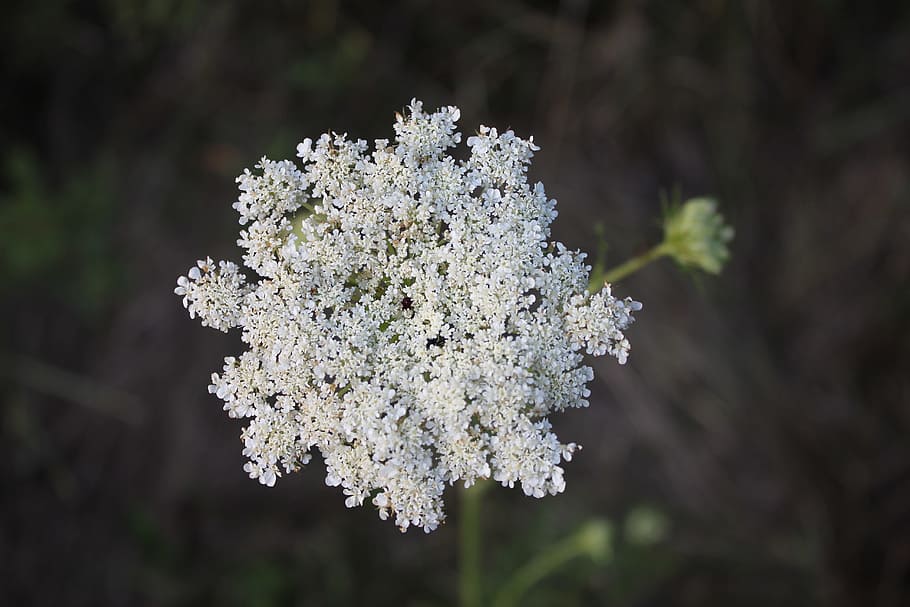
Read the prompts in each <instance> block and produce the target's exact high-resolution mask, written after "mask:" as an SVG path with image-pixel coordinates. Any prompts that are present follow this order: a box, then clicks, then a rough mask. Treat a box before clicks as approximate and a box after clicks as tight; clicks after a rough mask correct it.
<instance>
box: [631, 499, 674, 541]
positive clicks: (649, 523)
mask: <svg viewBox="0 0 910 607" xmlns="http://www.w3.org/2000/svg"><path fill="white" fill-rule="evenodd" d="M668 527H669V523H668V522H667V518H666V517H665V516H664V515H663V513H661V512H660V511H659V510H656V509H654V508H651V507H649V506H638V507H637V508H634V509H633V510H632V511H631V512H629V514H628V515H627V516H626V521H625V524H624V526H623V532H624V535H625V537H626V541H627V542H629V543H630V544H634V545H636V546H650V545H652V544H656V543H658V542H660V541H662V540H663V539H664V538H665V537H666V536H667V531H668Z"/></svg>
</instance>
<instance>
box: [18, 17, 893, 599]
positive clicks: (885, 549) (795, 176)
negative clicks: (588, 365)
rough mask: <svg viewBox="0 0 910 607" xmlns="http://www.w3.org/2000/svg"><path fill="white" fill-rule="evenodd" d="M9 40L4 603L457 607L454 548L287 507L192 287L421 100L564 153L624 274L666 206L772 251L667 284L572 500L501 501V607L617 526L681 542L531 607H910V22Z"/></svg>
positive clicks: (663, 274) (472, 20)
mask: <svg viewBox="0 0 910 607" xmlns="http://www.w3.org/2000/svg"><path fill="white" fill-rule="evenodd" d="M2 12H3V16H2V18H0V34H2V35H0V82H2V86H0V116H2V123H0V124H2V126H0V297H2V299H0V317H2V318H3V322H2V323H0V362H2V365H3V366H2V370H3V372H4V373H3V374H2V375H0V377H2V379H0V424H2V425H0V437H2V443H0V444H2V445H3V459H4V464H3V466H2V472H0V604H3V605H23V606H27V605H41V606H43V605H48V606H54V607H62V606H69V605H76V606H83V605H85V606H105V605H130V606H136V605H139V606H142V605H180V606H182V605H218V606H219V607H221V606H232V605H238V606H239V605H244V606H249V605H252V606H263V607H266V606H272V605H275V606H277V605H306V606H311V605H315V606H318V605H366V604H369V605H375V606H377V607H380V606H386V605H389V606H391V605H408V606H429V605H451V604H454V602H455V589H456V577H455V576H456V554H457V551H456V546H457V520H458V510H457V500H456V499H455V495H454V494H453V495H452V496H451V498H450V499H451V506H450V509H449V513H450V522H449V524H447V525H446V526H444V527H443V528H441V529H440V530H439V531H437V532H435V533H433V534H432V535H429V536H425V535H424V534H422V533H419V532H414V531H412V532H410V533H408V534H406V535H403V536H402V535H401V534H399V533H398V531H397V530H396V529H395V528H394V526H393V525H391V524H389V523H382V522H380V521H379V520H378V518H377V517H376V514H375V512H373V511H372V509H371V508H363V509H357V510H346V509H345V508H344V507H343V497H342V496H341V495H340V493H339V491H337V490H336V489H331V488H328V487H326V486H325V485H324V483H323V477H324V473H323V471H322V470H321V463H320V462H319V461H318V460H317V461H315V462H314V463H313V464H312V465H311V466H310V467H309V468H308V469H306V470H305V471H304V472H303V473H301V474H298V475H294V476H291V477H288V478H284V479H282V481H281V482H280V483H279V485H278V487H276V488H275V489H272V490H269V489H266V488H263V487H261V486H260V485H259V484H258V483H256V482H254V481H250V480H249V479H247V478H246V475H245V474H244V472H243V471H242V469H241V467H242V465H243V459H242V456H241V453H240V451H241V446H240V444H239V441H238V437H239V433H240V425H239V423H238V422H237V421H236V420H229V419H228V418H227V417H226V415H225V414H224V412H223V411H222V410H221V407H220V406H219V404H220V403H219V401H217V400H216V399H214V397H211V396H210V395H208V394H207V392H206V386H207V383H208V376H209V374H210V373H211V372H212V371H213V370H216V369H218V368H219V367H220V364H221V362H220V361H221V358H222V357H223V356H225V355H229V354H232V353H235V352H237V351H239V349H240V343H239V339H238V338H237V337H236V336H235V335H230V336H223V335H221V334H219V333H217V332H215V331H212V330H208V329H203V328H202V327H200V326H199V325H198V323H197V322H194V321H191V320H189V318H187V315H186V313H185V311H184V310H183V308H182V307H181V306H180V301H179V299H178V298H177V297H175V296H174V295H173V294H172V289H173V286H174V280H175V278H176V277H177V275H178V274H182V273H185V272H186V270H187V268H188V267H189V266H190V265H191V263H192V262H193V260H195V259H197V258H199V257H203V256H205V255H212V256H213V257H216V258H236V257H238V254H237V249H236V247H235V245H234V241H235V239H236V232H237V229H238V226H237V224H236V216H235V213H234V211H233V210H232V209H231V207H230V205H231V203H232V202H233V200H234V197H235V186H234V183H233V178H234V176H235V175H236V174H237V173H239V172H240V171H241V170H242V169H243V167H246V166H251V165H252V164H253V163H254V162H255V161H256V160H257V159H258V158H259V156H261V155H262V154H263V153H266V154H268V155H270V156H271V157H274V158H292V157H293V156H294V148H295V144H296V143H297V142H298V141H300V140H301V139H302V138H303V137H306V136H316V135H318V134H319V133H321V132H323V131H325V130H328V129H334V130H337V131H346V132H348V133H350V134H351V135H353V136H355V137H363V138H365V139H372V138H375V137H386V136H390V135H391V124H392V121H393V114H394V112H395V111H396V110H398V109H400V108H401V107H402V106H404V105H405V104H407V103H408V101H409V100H410V99H411V98H412V97H415V96H416V97H418V98H421V99H423V100H424V101H425V102H426V103H427V105H428V106H431V107H437V106H439V105H446V104H456V105H458V106H460V107H461V110H462V128H463V130H464V131H465V132H467V133H470V132H471V131H472V130H473V129H474V128H476V126H477V125H478V124H480V123H484V124H489V125H495V126H499V127H500V128H505V127H512V128H514V129H515V130H516V131H517V132H518V133H519V134H522V135H525V136H527V135H532V134H533V135H534V137H535V141H536V142H537V143H539V144H540V145H541V147H542V150H541V151H540V152H539V153H538V155H537V157H536V159H535V164H534V166H533V170H532V177H533V178H535V179H540V180H542V181H543V182H544V183H545V184H546V186H547V191H548V193H549V194H550V195H551V196H554V197H556V198H557V199H558V200H559V208H560V217H559V219H558V220H557V222H556V224H555V232H556V237H557V238H559V239H560V240H562V241H563V242H565V243H566V244H567V245H568V246H570V247H580V248H584V249H586V250H589V251H594V250H596V249H597V243H598V237H597V233H596V230H595V225H596V224H597V223H598V222H600V223H601V224H602V227H603V234H604V236H605V237H606V240H607V242H608V244H609V249H608V261H609V262H610V263H611V264H612V263H618V262H620V261H622V260H623V259H625V258H626V257H628V256H630V255H633V254H636V253H639V252H642V251H644V250H645V249H646V248H647V247H648V246H649V245H650V244H652V243H654V242H656V240H657V239H659V237H660V232H659V228H658V224H657V220H658V218H659V215H660V204H659V195H660V193H661V191H662V190H663V191H672V190H674V189H678V190H679V191H680V192H681V193H682V194H683V195H684V196H694V195H703V194H713V195H715V196H717V197H718V199H719V200H720V201H721V208H722V210H723V212H724V214H725V216H726V217H727V218H728V219H729V220H730V221H731V223H732V224H733V225H734V226H735V228H736V231H737V237H736V240H735V241H734V243H733V247H732V248H733V260H732V262H731V264H730V265H729V266H728V267H727V269H726V271H725V272H724V274H723V275H722V276H720V277H719V278H713V277H697V276H690V275H686V274H684V273H682V272H680V271H679V270H678V269H677V268H675V267H674V266H673V265H672V264H671V263H670V262H661V263H658V264H657V265H655V266H653V267H650V268H648V269H647V270H645V271H643V272H642V273H640V274H638V275H636V276H635V277H633V278H632V279H630V280H628V281H625V282H624V283H623V284H622V285H621V286H620V287H619V288H618V292H619V293H620V294H622V295H626V294H629V295H633V296H634V297H635V298H636V299H639V300H641V301H642V302H644V304H645V308H644V310H643V311H642V312H641V313H640V314H639V315H638V317H639V322H638V323H637V324H636V325H635V326H634V327H633V328H632V329H631V331H630V335H629V337H630V339H631V341H632V344H633V345H632V349H633V352H632V359H631V361H630V363H629V365H627V366H626V367H619V366H618V365H615V364H614V363H613V362H611V361H606V362H598V363H597V364H596V370H597V380H596V381H595V382H594V384H593V385H592V389H593V391H594V397H593V399H592V401H593V402H592V406H591V408H590V409H588V410H585V411H575V412H570V413H567V414H565V415H562V416H559V417H558V418H556V419H555V420H554V421H555V423H556V425H557V428H558V429H559V432H560V435H561V437H562V438H563V439H564V440H575V441H578V442H580V443H582V444H583V445H584V447H585V449H584V451H583V452H582V453H581V454H580V455H579V457H578V458H577V459H576V461H574V462H573V463H572V464H570V465H569V468H568V474H567V478H568V489H567V491H566V493H565V494H564V495H561V496H558V497H555V498H546V499H544V500H533V499H530V498H525V497H523V496H522V495H520V492H517V491H513V492H509V491H507V490H502V489H497V490H495V491H492V492H490V494H489V497H488V499H487V510H486V511H485V513H484V517H485V525H486V537H485V539H486V542H487V567H486V570H487V573H488V574H489V575H488V579H487V584H488V588H489V589H490V590H492V589H494V588H495V587H496V585H497V584H498V583H501V581H502V580H503V579H504V577H505V576H506V575H507V573H508V572H509V571H511V570H513V569H514V568H515V567H516V566H518V565H519V564H520V563H521V562H523V560H524V559H525V558H526V555H527V554H529V553H531V552H533V551H535V550H539V549H541V547H545V546H546V545H548V544H549V543H550V542H552V541H554V540H555V539H558V538H559V537H562V536H563V535H565V534H566V533H570V532H571V531H572V530H573V529H575V528H577V527H578V526H579V525H580V524H581V523H583V522H584V521H585V520H587V519H590V518H592V517H603V518H606V519H609V520H610V521H613V522H614V523H615V524H617V525H619V524H621V521H622V520H623V519H624V517H625V516H626V514H627V513H628V512H630V511H632V510H633V509H635V508H639V507H642V506H647V507H649V508H651V509H652V511H656V512H657V513H659V514H660V515H661V516H663V517H664V518H665V519H666V520H667V522H668V525H669V531H668V534H667V535H666V537H665V538H664V540H663V541H661V542H660V543H658V544H656V545H654V546H650V547H647V548H640V547H635V546H631V545H628V546H627V545H624V544H623V543H622V542H619V544H618V545H617V547H616V550H615V554H614V557H613V558H611V559H610V560H609V561H608V562H606V563H602V564H594V563H588V562H585V561H584V560H579V561H577V562H575V563H573V564H572V565H571V566H570V567H567V568H565V569H564V570H562V571H560V572H559V573H558V574H557V575H556V576H554V577H552V578H550V579H548V580H547V581H545V582H544V583H542V584H541V585H539V586H538V587H537V588H536V589H535V592H534V593H532V595H531V596H530V597H528V599H527V600H526V601H525V602H524V603H523V604H524V605H528V606H531V607H533V606H537V605H558V606H563V605H566V606H572V605H617V606H623V607H627V606H652V605H653V606H655V607H656V606H668V605H670V606H677V605H678V606H696V605H711V606H713V605H717V606H726V605H736V606H738V605H745V606H753V605H754V606H767V605H775V606H777V605H781V606H804V605H836V606H840V605H861V606H866V605H869V606H873V607H900V606H903V605H910V3H908V2H904V1H895V2H888V1H881V2H849V1H847V0H817V1H811V0H807V1H806V2H791V1H785V0H775V1H769V2H762V1H746V2H734V1H731V0H697V1H696V0H692V1H683V0H676V1H664V2H659V1H636V0H618V1H614V2H596V1H593V0H592V1H585V0H564V1H562V2H543V1H538V2H529V3H518V2H514V1H510V0H504V1H495V0H490V1H485V2H473V1H454V0H453V1H450V2H445V3H435V2H429V1H421V0H410V1H402V2H340V1H332V0H320V1H318V2H316V1H314V2H290V1H285V2H218V1H215V2H201V1H198V0H122V1H118V0H106V1H90V0H86V1H77V0H71V1H67V0H45V1H32V2H25V1H21V0H14V1H12V2H7V3H5V4H4V6H3V9H2Z"/></svg>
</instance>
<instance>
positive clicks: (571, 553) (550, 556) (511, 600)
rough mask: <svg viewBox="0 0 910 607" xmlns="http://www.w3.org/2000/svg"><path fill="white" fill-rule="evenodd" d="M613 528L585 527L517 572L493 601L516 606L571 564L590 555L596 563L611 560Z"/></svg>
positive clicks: (505, 606)
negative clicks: (534, 589) (541, 583)
mask: <svg viewBox="0 0 910 607" xmlns="http://www.w3.org/2000/svg"><path fill="white" fill-rule="evenodd" d="M609 551H610V530H609V527H608V526H607V525H606V524H605V523H603V522H600V521H593V522H591V523H589V524H587V525H585V526H584V527H583V528H582V529H580V530H579V531H578V532H577V533H574V534H573V535H571V536H569V537H567V538H565V539H564V540H562V541H559V542H557V543H556V544H554V545H552V546H550V547H549V548H547V549H546V550H544V551H542V552H540V553H538V554H537V556H535V557H534V558H532V559H531V560H530V561H529V562H528V563H527V564H525V565H523V566H522V567H521V568H519V569H518V571H516V572H515V573H514V574H513V575H512V577H511V578H509V580H508V581H507V582H506V584H505V585H504V586H503V587H502V588H501V589H500V591H499V592H498V593H497V594H496V596H495V598H494V599H493V603H492V606H493V607H515V606H516V605H519V604H520V603H521V599H522V597H523V596H524V595H525V594H527V592H528V591H529V590H531V588H533V587H534V586H535V585H536V584H537V583H538V582H540V581H541V580H543V579H545V578H546V577H548V576H550V575H551V574H552V573H554V572H556V571H558V570H559V569H560V568H561V567H562V566H563V565H565V564H566V563H568V562H569V561H571V560H573V559H575V558H578V557H582V556H590V557H591V558H594V559H595V560H603V559H605V558H607V557H608V555H609Z"/></svg>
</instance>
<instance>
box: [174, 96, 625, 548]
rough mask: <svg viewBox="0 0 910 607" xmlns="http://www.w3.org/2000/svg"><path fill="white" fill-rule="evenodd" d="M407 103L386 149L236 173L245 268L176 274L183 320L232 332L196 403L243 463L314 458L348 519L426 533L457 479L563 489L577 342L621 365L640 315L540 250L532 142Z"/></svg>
mask: <svg viewBox="0 0 910 607" xmlns="http://www.w3.org/2000/svg"><path fill="white" fill-rule="evenodd" d="M458 117H459V111H458V109H457V108H454V107H447V108H442V109H440V110H439V111H437V112H436V113H432V114H427V113H425V112H424V111H423V107H422V104H421V103H420V102H418V101H416V100H415V101H412V102H411V105H410V107H409V111H408V115H407V116H398V118H397V122H396V124H395V134H396V137H395V143H394V144H390V143H389V141H387V140H378V141H376V145H375V149H374V151H372V152H369V151H368V149H367V144H366V142H364V141H350V140H348V139H347V138H346V136H345V135H338V134H332V135H328V134H325V135H322V137H320V138H319V140H318V141H315V142H314V141H312V140H309V139H307V140H305V141H304V142H303V143H301V144H300V145H299V146H298V148H297V150H298V156H299V157H300V158H301V159H302V162H303V169H302V170H301V169H299V168H297V167H296V166H295V165H294V163H292V162H289V161H283V162H272V161H270V160H266V159H263V160H262V161H261V162H260V163H259V164H258V165H257V168H258V169H259V170H260V172H259V173H250V172H249V171H246V172H245V173H244V174H243V175H241V176H240V177H239V178H238V182H239V184H240V191H241V194H240V199H239V200H238V202H237V203H235V204H234V208H235V209H236V210H237V211H238V212H239V213H240V223H241V224H243V225H244V226H245V229H244V230H243V231H242V232H241V235H240V240H239V241H238V244H239V245H240V246H242V247H243V248H244V249H245V250H246V252H245V254H244V257H243V260H244V263H245V265H246V266H247V267H248V268H249V269H250V270H252V272H254V273H255V274H256V275H257V276H256V278H255V279H252V274H251V280H250V282H247V280H246V278H245V277H244V275H243V274H241V273H240V271H239V269H238V267H237V266H236V265H235V264H233V263H229V262H222V263H220V264H219V265H218V266H216V265H215V264H214V263H213V262H212V260H211V259H206V260H204V261H200V262H199V264H198V265H197V267H194V268H192V269H191V270H190V271H189V274H188V277H183V276H181V277H180V278H179V279H178V281H177V285H178V286H177V289H176V291H175V292H176V293H177V294H178V295H181V296H183V302H184V305H185V306H186V307H187V308H188V309H189V311H190V316H199V317H200V318H201V320H202V322H203V324H205V325H208V326H212V327H215V328H216V329H220V330H227V329H229V328H231V327H240V328H241V329H242V338H243V341H244V342H245V343H246V344H248V345H249V349H248V350H247V351H246V352H244V353H243V354H241V355H240V356H239V357H238V358H234V357H229V358H226V359H225V365H224V370H223V372H221V373H216V374H213V375H212V385H211V386H210V387H209V390H210V392H212V393H214V394H216V395H217V396H218V398H220V399H221V400H223V401H224V403H225V404H224V408H225V410H226V411H227V412H228V414H229V415H230V416H231V417H243V418H249V425H248V426H247V427H246V429H245V430H244V431H243V435H242V436H243V442H244V450H243V454H244V455H245V456H246V457H248V458H249V462H248V463H247V464H246V466H245V470H246V471H247V472H249V474H250V476H251V477H253V478H258V479H259V480H260V482H262V483H264V484H266V485H269V486H272V485H273V484H274V483H275V480H276V478H277V477H278V476H281V475H282V474H283V473H285V472H291V471H294V470H296V469H298V468H299V467H300V466H301V465H302V464H305V463H307V462H308V461H309V459H310V455H309V452H310V450H311V449H313V448H314V447H315V448H316V449H318V450H319V452H320V453H321V454H322V457H323V458H324V460H325V465H326V470H327V475H326V483H327V484H328V485H331V486H337V485H341V486H342V488H343V490H344V494H345V495H346V496H347V499H346V501H345V503H346V505H347V506H349V507H353V506H359V505H362V504H363V502H364V501H365V500H371V501H372V503H373V505H375V506H376V507H377V508H378V510H379V516H380V518H382V519H386V518H389V517H393V518H394V519H395V522H396V523H397V525H398V526H399V527H400V528H401V529H402V530H404V529H407V528H408V527H409V526H411V525H416V526H418V527H422V528H423V529H424V530H425V531H431V530H433V529H435V528H436V527H437V526H438V525H439V523H440V522H441V521H442V520H443V519H444V516H445V515H444V512H443V502H442V495H443V490H444V488H445V487H446V485H451V484H454V483H455V482H456V481H461V482H463V483H464V484H465V485H466V486H470V485H471V484H473V483H474V482H475V481H476V480H477V479H481V478H489V477H492V478H493V479H495V480H496V481H498V482H500V483H502V484H503V485H506V486H509V487H513V486H514V485H515V484H516V483H519V484H520V485H521V487H522V489H523V490H524V492H525V493H526V494H528V495H533V496H535V497H542V496H544V495H546V494H548V493H549V494H556V493H559V492H561V491H562V490H563V489H564V487H565V481H564V480H563V469H562V467H560V463H561V461H562V460H570V459H571V457H572V453H573V451H575V450H576V449H577V448H578V447H577V446H576V445H575V444H574V443H568V444H564V443H561V442H560V441H559V439H558V438H557V437H556V435H555V434H554V433H553V432H552V429H551V426H550V422H549V420H548V419H547V415H548V414H549V413H551V412H553V411H562V410H564V409H566V408H567V407H584V406H587V404H588V401H587V400H586V398H587V397H588V395H589V394H590V392H589V391H588V389H587V388H586V384H587V382H589V381H590V380H591V379H592V378H593V371H592V370H591V368H590V367H587V366H584V365H583V364H582V354H581V352H580V351H581V350H582V349H584V350H586V351H587V352H588V353H590V354H594V355H602V354H605V353H609V354H611V355H612V356H615V357H616V358H618V359H619V361H620V362H624V361H625V360H626V356H627V354H628V348H629V343H628V341H626V339H625V338H624V336H623V333H622V331H623V329H625V327H626V326H627V325H628V324H629V323H630V322H632V317H631V315H630V313H631V312H632V311H634V310H638V309H639V308H640V307H641V305H640V304H639V303H637V302H635V301H632V300H631V299H625V300H619V299H616V298H614V297H613V296H611V295H610V291H609V289H605V290H604V291H601V292H600V293H597V294H594V295H592V294H590V293H589V292H587V291H586V285H587V283H588V272H589V271H590V268H589V267H588V266H586V265H585V264H584V257H585V256H584V254H582V253H578V252H573V251H569V250H567V249H566V248H565V247H564V246H563V245H562V244H560V243H552V242H550V241H549V240H548V239H549V236H550V227H549V226H550V223H551V222H552V221H553V219H554V218H555V217H556V210H555V204H556V201H554V200H548V199H547V197H546V195H545V194H544V189H543V186H542V185H541V184H539V183H538V184H536V185H535V186H533V187H531V186H529V185H528V183H527V178H526V172H527V168H528V165H529V163H530V159H531V156H532V155H533V152H534V151H535V150H537V149H538V148H537V147H536V146H535V145H534V144H533V140H527V141H526V140H523V139H520V138H518V137H516V136H515V134H514V133H512V131H507V132H505V133H501V134H500V133H498V132H497V131H496V129H492V128H487V127H480V130H479V132H478V134H477V135H475V136H473V137H470V138H468V140H467V144H468V146H469V147H470V151H471V153H470V157H469V158H468V159H467V160H464V161H456V160H455V159H453V158H452V157H451V156H450V155H448V153H447V150H448V149H449V148H452V147H454V146H456V145H457V144H458V143H460V141H461V134H460V133H458V132H457V131H456V130H455V122H456V120H457V119H458Z"/></svg>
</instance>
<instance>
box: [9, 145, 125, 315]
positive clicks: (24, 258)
mask: <svg viewBox="0 0 910 607" xmlns="http://www.w3.org/2000/svg"><path fill="white" fill-rule="evenodd" d="M3 169H4V181H5V184H6V187H5V188H4V189H3V191H2V192H0V233H2V234H3V238H0V292H5V293H7V294H13V293H17V292H23V291H27V290H33V289H36V290H38V291H41V292H44V293H45V294H46V295H49V296H53V297H55V298H57V299H58V300H60V301H63V302H67V303H69V304H73V305H74V306H76V307H78V308H79V309H81V310H82V311H83V312H86V313H91V312H94V311H97V310H98V309H99V308H102V307H105V306H109V305H110V304H111V303H112V300H113V299H114V298H115V296H116V289H117V287H118V285H120V284H122V281H123V277H122V264H121V262H120V260H119V259H118V256H117V254H116V253H115V250H114V245H115V243H114V222H115V199H114V196H113V192H112V190H111V187H112V186H111V184H112V181H111V179H112V173H113V171H112V168H111V166H110V165H109V164H108V163H105V162H102V161H98V162H95V163H94V164H91V165H89V166H87V167H85V168H84V169H82V170H80V171H78V172H76V173H75V174H74V175H72V176H70V177H68V178H66V179H64V180H63V183H61V184H60V185H54V184H53V182H52V177H51V176H50V174H51V173H53V171H49V170H48V167H46V166H45V165H43V164H42V163H40V162H39V161H38V159H37V158H36V156H35V155H34V153H32V152H29V151H26V150H13V151H10V152H7V154H6V155H5V157H4V158H3Z"/></svg>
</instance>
